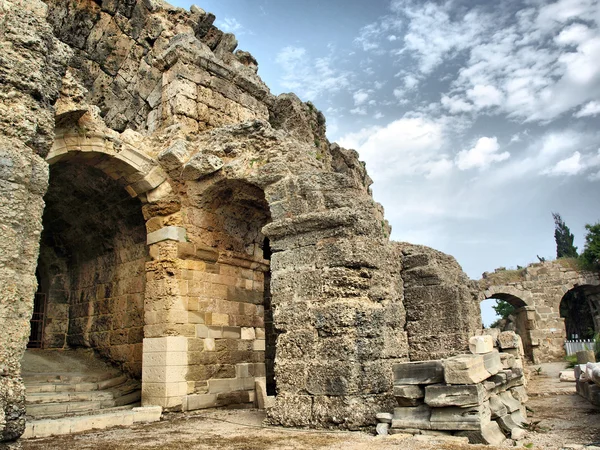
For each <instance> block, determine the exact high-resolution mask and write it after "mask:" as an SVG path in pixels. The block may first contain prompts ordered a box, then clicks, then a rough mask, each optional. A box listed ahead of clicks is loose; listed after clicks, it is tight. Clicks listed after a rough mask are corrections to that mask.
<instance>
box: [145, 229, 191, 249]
mask: <svg viewBox="0 0 600 450" xmlns="http://www.w3.org/2000/svg"><path fill="white" fill-rule="evenodd" d="M162 241H179V242H185V241H186V230H185V228H182V227H175V226H167V227H163V228H161V229H159V230H156V231H154V232H152V233H149V234H148V237H147V241H146V243H147V244H148V245H151V244H156V243H157V242H162Z"/></svg>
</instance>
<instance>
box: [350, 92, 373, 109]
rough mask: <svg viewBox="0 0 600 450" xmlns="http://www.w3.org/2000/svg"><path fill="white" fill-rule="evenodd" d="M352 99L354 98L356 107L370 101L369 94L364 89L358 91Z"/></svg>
mask: <svg viewBox="0 0 600 450" xmlns="http://www.w3.org/2000/svg"><path fill="white" fill-rule="evenodd" d="M352 97H353V98H354V105H355V106H359V105H362V104H363V103H365V102H366V101H367V100H368V99H369V93H368V92H367V91H365V90H364V89H360V90H358V91H356V92H355V93H354V94H353V96H352Z"/></svg>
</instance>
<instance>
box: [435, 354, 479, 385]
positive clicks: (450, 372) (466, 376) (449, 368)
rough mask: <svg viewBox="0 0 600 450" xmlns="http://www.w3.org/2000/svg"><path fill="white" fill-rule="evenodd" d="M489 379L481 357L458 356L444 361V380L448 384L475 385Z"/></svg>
mask: <svg viewBox="0 0 600 450" xmlns="http://www.w3.org/2000/svg"><path fill="white" fill-rule="evenodd" d="M489 377H490V373H489V372H488V371H487V370H485V365H484V359H483V356H482V355H459V356H454V357H452V358H448V359H446V360H444V380H445V381H446V383H448V384H475V383H480V382H482V381H483V380H486V379H487V378H489Z"/></svg>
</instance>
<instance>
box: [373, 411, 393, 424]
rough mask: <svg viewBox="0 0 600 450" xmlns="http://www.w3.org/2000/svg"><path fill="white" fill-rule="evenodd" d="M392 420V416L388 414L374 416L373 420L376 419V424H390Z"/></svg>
mask: <svg viewBox="0 0 600 450" xmlns="http://www.w3.org/2000/svg"><path fill="white" fill-rule="evenodd" d="M393 418H394V415H393V414H390V413H377V414H375V419H377V422H381V423H392V419H393Z"/></svg>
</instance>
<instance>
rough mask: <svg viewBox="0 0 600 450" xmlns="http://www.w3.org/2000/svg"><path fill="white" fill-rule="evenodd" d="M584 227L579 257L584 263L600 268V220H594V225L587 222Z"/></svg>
mask: <svg viewBox="0 0 600 450" xmlns="http://www.w3.org/2000/svg"><path fill="white" fill-rule="evenodd" d="M585 229H586V230H587V234H586V235H585V247H584V249H583V253H582V254H581V258H582V259H583V260H584V261H585V263H586V264H589V265H590V266H592V267H595V268H600V222H596V223H595V224H594V225H590V224H587V225H586V226H585Z"/></svg>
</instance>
